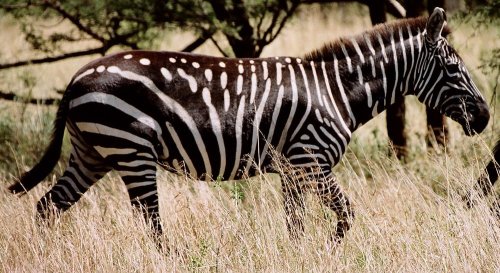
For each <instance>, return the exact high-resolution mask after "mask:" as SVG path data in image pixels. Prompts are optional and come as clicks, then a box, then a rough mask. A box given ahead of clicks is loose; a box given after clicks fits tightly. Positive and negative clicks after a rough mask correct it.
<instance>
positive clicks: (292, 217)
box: [281, 175, 304, 240]
mask: <svg viewBox="0 0 500 273" xmlns="http://www.w3.org/2000/svg"><path fill="white" fill-rule="evenodd" d="M281 187H282V190H283V197H284V200H283V201H284V202H283V204H284V207H285V217H286V224H287V228H288V232H289V233H290V237H291V238H292V239H293V240H297V239H299V238H300V237H302V235H303V234H304V193H303V191H302V188H301V187H300V184H299V182H298V181H297V180H296V179H294V178H293V177H292V176H288V175H282V176H281Z"/></svg>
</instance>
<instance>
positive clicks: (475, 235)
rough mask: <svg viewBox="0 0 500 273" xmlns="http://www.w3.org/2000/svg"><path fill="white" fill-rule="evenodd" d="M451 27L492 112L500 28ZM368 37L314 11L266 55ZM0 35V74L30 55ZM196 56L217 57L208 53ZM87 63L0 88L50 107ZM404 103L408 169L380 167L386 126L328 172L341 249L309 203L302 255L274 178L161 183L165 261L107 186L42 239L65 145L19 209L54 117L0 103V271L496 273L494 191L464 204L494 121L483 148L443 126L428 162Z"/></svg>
mask: <svg viewBox="0 0 500 273" xmlns="http://www.w3.org/2000/svg"><path fill="white" fill-rule="evenodd" d="M47 24H48V23H47ZM48 25H50V24H48ZM450 25H451V26H452V28H453V29H455V32H454V34H453V38H452V39H451V40H452V43H453V44H454V45H455V47H456V48H457V49H458V51H459V52H460V54H461V56H462V57H463V59H464V60H465V62H466V64H467V65H468V68H469V70H470V71H471V72H472V74H473V77H474V79H475V82H476V83H477V85H478V86H479V88H480V89H481V90H482V91H483V93H484V94H485V95H486V97H487V99H488V101H489V102H491V103H492V105H496V106H497V107H498V103H499V100H500V99H499V96H498V93H494V88H495V85H496V84H497V82H498V75H497V74H488V73H485V72H484V71H483V70H482V69H480V68H478V67H479V66H480V65H481V64H482V62H481V60H482V59H483V58H485V57H487V56H488V54H489V52H490V50H491V49H492V48H494V47H498V46H499V43H500V39H499V36H500V28H499V26H495V25H490V26H483V27H482V28H478V27H476V26H475V25H474V19H473V20H472V21H470V22H468V23H464V22H463V21H462V20H461V19H456V18H455V19H454V18H453V17H452V18H451V20H450ZM369 27H370V22H369V19H368V17H367V10H365V9H358V7H356V8H347V9H346V8H345V7H343V8H342V9H340V8H337V9H332V10H328V11H327V12H320V10H319V9H318V8H312V9H311V10H310V11H305V12H302V13H301V14H300V15H299V16H298V17H297V18H295V19H294V20H293V22H292V23H291V24H290V25H289V27H288V28H286V29H285V31H284V33H283V34H282V35H281V36H280V37H279V38H278V40H277V41H275V42H274V43H273V44H271V45H270V46H269V47H268V48H267V49H266V50H265V51H264V56H272V55H291V56H300V55H303V54H304V53H306V52H308V51H310V50H311V49H314V48H317V47H319V46H321V45H322V44H323V43H324V42H327V41H329V40H332V39H333V38H335V37H338V36H341V35H350V34H352V33H359V32H360V31H362V30H363V29H367V28H369ZM0 29H1V30H2V31H1V32H0V61H1V62H7V61H14V60H20V59H26V58H29V57H33V56H35V55H34V53H33V52H32V51H30V49H29V47H28V46H27V45H26V44H25V43H24V42H23V38H22V37H21V36H20V32H19V29H18V26H17V25H16V24H15V23H14V22H13V21H12V20H11V19H9V18H1V19H0ZM191 40H192V35H190V34H185V33H180V32H178V33H176V34H175V35H171V34H170V35H168V36H167V35H166V36H165V37H161V39H159V40H158V43H157V44H156V47H157V48H158V49H164V50H167V49H168V50H177V49H180V48H182V47H183V46H184V45H185V44H188V43H189V42H190V41H191ZM197 52H198V53H205V54H217V51H216V50H215V48H214V47H212V46H211V45H210V44H207V45H205V46H204V47H202V48H200V49H199V50H197ZM96 57H97V56H92V57H85V58H79V59H71V60H67V61H61V62H58V63H55V64H47V65H37V66H28V67H23V68H19V69H12V70H7V71H5V70H4V71H1V72H0V89H1V90H10V91H15V92H16V93H18V94H19V95H22V96H28V95H32V96H33V97H37V98H44V97H55V96H57V93H56V92H55V91H54V89H64V88H65V85H66V84H67V83H68V82H69V80H70V78H71V76H72V75H73V73H75V72H76V70H77V69H78V68H79V67H80V66H82V65H83V64H85V63H86V62H88V61H89V60H91V59H93V58H96ZM497 92H498V91H497ZM495 94H496V95H495ZM409 104H410V105H409V106H408V107H407V111H408V112H407V119H408V127H407V130H408V135H409V136H410V139H409V147H410V155H409V158H408V160H407V163H401V162H399V161H398V160H396V159H395V158H393V157H390V156H388V149H389V148H388V147H387V145H386V143H387V136H386V133H385V124H384V120H385V119H384V114H382V115H380V116H379V117H378V118H376V119H375V120H374V121H372V122H370V123H369V124H367V125H365V126H363V128H361V129H360V130H358V131H357V132H356V133H355V137H354V139H353V141H352V142H351V145H350V146H349V149H348V152H347V154H346V156H345V157H344V159H343V160H342V162H341V163H340V164H339V165H338V166H336V167H335V173H336V174H337V176H338V179H339V182H340V184H341V185H342V186H343V188H344V190H345V192H346V193H347V194H348V195H349V196H350V198H351V200H352V202H353V203H354V206H355V209H356V213H357V214H356V215H357V216H356V220H355V223H354V227H353V228H352V229H351V231H350V232H349V233H348V235H347V237H346V238H345V240H344V241H343V242H342V243H341V244H340V245H337V246H334V247H333V248H330V247H327V239H328V233H329V232H328V231H329V230H331V229H332V228H334V225H335V221H332V219H334V217H335V216H334V215H332V214H331V213H330V212H328V211H326V210H324V209H323V208H322V207H321V206H320V205H319V203H318V202H317V200H316V199H315V198H312V196H309V197H308V198H307V199H308V200H307V209H306V235H305V237H304V238H303V239H302V240H301V241H300V242H294V241H291V240H290V239H289V237H288V232H287V229H286V225H285V216H284V212H283V209H282V195H281V190H280V182H279V178H278V176H277V175H265V176H260V177H255V178H251V179H248V180H245V181H240V182H237V183H235V182H211V183H206V182H197V181H192V180H189V179H187V178H184V177H178V176H173V175H170V174H168V173H166V172H163V171H160V173H159V179H158V180H159V182H160V183H159V191H160V193H159V195H160V200H161V201H160V206H161V215H162V218H163V226H164V229H165V231H166V234H165V238H163V239H164V243H165V244H167V245H168V246H169V247H170V248H171V249H172V250H174V251H171V252H170V253H163V252H162V251H160V250H158V249H157V248H156V247H155V243H154V241H152V240H151V239H150V238H149V237H148V233H147V231H148V228H147V226H146V225H145V224H144V222H143V221H142V218H141V217H139V215H138V213H137V212H134V211H133V210H132V209H131V206H130V205H129V201H128V196H127V194H126V191H125V187H124V185H123V183H122V182H121V181H120V179H119V177H118V176H117V175H116V174H114V173H111V174H109V175H108V176H106V177H105V178H104V179H103V180H101V181H100V182H99V183H97V185H96V186H94V187H93V188H91V190H90V191H89V192H88V193H86V194H85V195H84V196H83V198H82V199H81V200H80V202H78V203H77V204H76V205H75V206H74V207H72V208H71V209H70V210H69V211H68V212H67V213H66V214H64V216H63V217H61V218H60V219H59V220H58V223H57V224H56V225H53V226H51V227H43V226H39V225H38V224H37V222H36V220H35V217H34V216H35V204H36V201H37V200H38V199H39V198H40V197H41V196H42V195H43V194H44V193H45V192H46V191H47V190H48V188H49V187H50V185H52V184H53V183H54V182H55V181H56V177H58V175H59V174H60V173H61V172H62V170H63V169H64V167H65V165H66V160H67V155H68V150H69V145H68V141H66V143H65V146H64V151H65V152H64V155H63V157H62V158H61V161H60V164H58V166H57V167H56V170H55V171H54V172H53V174H51V175H50V176H49V177H48V178H47V179H46V181H45V182H44V183H43V185H40V186H38V187H37V188H35V189H34V190H33V191H32V192H30V193H29V194H28V195H27V196H24V197H22V198H18V197H16V196H13V195H11V194H10V193H8V192H7V190H6V187H7V185H9V184H11V183H12V182H13V181H14V177H17V176H18V175H19V174H20V173H21V172H22V171H24V170H27V169H29V167H31V166H32V165H33V163H34V162H36V160H38V159H39V158H40V156H41V153H42V152H43V150H44V149H45V147H46V144H47V143H48V140H49V135H50V130H51V122H52V120H53V118H54V115H55V109H56V108H55V107H53V106H51V107H48V106H41V105H40V106H33V105H28V106H26V105H24V104H22V103H14V102H7V101H0V159H1V161H0V188H1V189H0V223H1V224H0V271H2V272H169V271H201V272H206V271H210V272H226V271H233V272H253V271H265V272H310V271H316V272H332V271H343V272H357V271H369V272H394V271H404V272H408V271H410V272H415V271H419V272H499V271H500V259H499V253H500V222H499V221H498V219H497V218H495V216H494V214H493V213H492V212H491V211H490V207H492V206H493V205H494V204H495V201H494V200H495V199H498V195H499V190H498V187H497V189H496V192H495V194H494V195H493V197H491V198H487V199H485V200H480V201H479V203H478V205H477V206H476V207H475V208H473V209H470V210H468V209H466V208H465V207H464V204H463V202H462V201H461V194H462V193H463V192H465V191H466V190H468V189H470V188H472V183H473V182H474V180H475V178H476V177H477V176H478V174H479V172H480V170H481V169H482V168H483V167H484V166H485V164H486V162H487V161H488V160H489V158H490V152H491V151H490V149H489V147H491V146H492V142H493V141H494V139H495V137H497V136H498V135H499V134H498V132H499V128H498V120H499V111H498V110H497V109H496V108H495V107H492V113H493V119H492V121H491V122H490V125H489V126H488V128H487V130H486V131H485V132H484V133H483V134H482V135H480V136H475V137H472V138H468V137H466V136H464V134H463V132H462V131H461V129H460V128H459V126H457V125H456V124H451V129H450V145H449V150H448V152H447V153H440V152H433V153H428V152H427V149H426V148H427V146H426V141H425V138H424V136H425V132H426V129H425V115H424V109H423V107H422V105H420V104H418V103H417V102H416V99H414V98H412V99H410V102H409ZM449 123H451V121H449Z"/></svg>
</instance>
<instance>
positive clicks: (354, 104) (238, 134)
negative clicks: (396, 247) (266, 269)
mask: <svg viewBox="0 0 500 273" xmlns="http://www.w3.org/2000/svg"><path fill="white" fill-rule="evenodd" d="M449 33H450V30H449V28H448V27H447V26H446V15H445V12H444V10H443V9H441V8H436V9H435V10H434V12H433V13H432V14H431V15H430V17H429V18H428V19H426V18H418V19H405V20H401V21H396V22H393V23H390V24H384V25H379V26H376V27H375V28H373V29H372V30H369V31H366V32H364V33H362V34H360V35H357V36H353V37H345V38H340V39H338V40H337V41H334V42H332V43H330V44H327V45H325V46H324V47H323V48H321V49H318V50H315V51H313V52H311V53H309V54H307V55H305V56H304V57H301V58H296V57H271V58H244V59H238V58H219V57H210V56H204V55H195V54H190V53H176V52H153V51H130V52H122V53H116V54H114V55H110V56H105V57H102V58H100V59H98V60H95V61H92V62H90V63H89V64H87V65H86V66H84V67H83V68H82V69H80V70H79V71H78V72H77V73H76V75H75V76H74V77H73V78H72V80H71V82H70V84H69V85H68V87H67V89H66V91H65V93H64V95H63V97H62V99H61V102H60V106H59V108H58V110H57V115H56V119H55V122H54V131H53V133H52V139H51V141H50V144H49V146H48V148H47V150H46V152H45V153H44V155H43V157H42V158H41V160H40V161H39V163H37V164H36V165H35V166H34V167H33V168H32V169H31V170H30V171H28V172H26V173H24V174H23V175H22V176H21V178H20V179H19V180H18V181H17V183H15V184H13V185H12V186H10V187H9V190H10V191H11V192H13V193H24V192H27V191H29V190H30V189H32V188H33V187H35V186H36V185H37V184H38V183H40V181H41V180H43V179H44V178H45V177H46V176H47V175H48V174H49V173H50V171H51V170H52V169H53V168H54V166H55V164H56V163H57V161H58V159H59V156H60V153H61V145H62V140H63V135H64V130H65V127H67V129H68V132H69V135H70V140H71V144H72V151H71V154H70V159H69V164H68V167H67V168H66V170H65V171H64V173H63V175H62V176H61V177H60V178H59V179H58V180H57V182H56V183H55V185H54V186H53V187H52V188H51V189H50V190H49V191H48V192H47V193H46V194H45V195H44V196H43V197H42V198H41V199H40V200H39V201H38V203H37V210H38V212H39V214H40V215H41V217H42V219H44V218H46V217H47V215H48V214H50V215H53V212H56V214H60V213H61V212H63V211H65V210H67V209H68V208H70V207H71V206H72V205H73V204H74V203H76V202H77V201H78V200H79V199H80V197H81V196H82V195H83V194H84V193H85V192H86V191H87V190H88V189H89V188H90V187H91V186H92V185H94V184H95V183H96V182H97V181H98V180H99V179H101V178H102V177H103V176H104V175H105V174H106V173H108V172H109V171H111V170H115V171H117V173H118V174H119V175H120V176H121V178H122V180H123V182H124V183H125V185H126V188H127V191H128V194H129V198H130V200H131V203H132V205H133V206H135V207H137V208H139V209H141V210H142V211H143V214H144V218H145V219H146V221H147V222H148V223H149V224H150V226H151V227H152V230H153V232H154V233H155V234H158V235H161V234H162V233H163V230H162V227H161V223H160V216H159V207H158V192H157V178H156V172H157V166H162V167H164V168H165V169H167V170H168V171H170V172H173V173H178V174H186V175H188V176H190V177H192V178H193V179H198V180H207V181H210V180H215V179H217V180H239V179H242V178H245V177H251V176H255V175H259V174H261V173H273V172H274V173H279V175H280V177H281V181H282V182H281V184H282V191H283V195H284V201H283V203H284V210H285V215H286V223H287V227H288V229H289V231H290V234H291V236H293V237H294V238H295V237H298V236H299V235H300V234H301V233H303V232H304V225H303V212H304V199H303V195H304V194H305V193H306V192H314V193H316V194H317V196H318V197H319V199H320V200H321V202H322V204H324V205H325V206H326V207H328V208H329V209H331V210H332V211H333V212H334V213H335V214H336V215H337V225H336V228H335V229H334V230H332V234H331V238H332V240H339V239H341V238H343V237H344V236H345V234H346V232H347V231H348V230H349V229H350V227H351V226H352V223H353V219H354V210H353V208H352V205H351V202H350V200H349V199H348V197H347V195H346V194H345V193H344V192H343V191H342V190H341V188H340V187H339V185H338V183H337V181H336V178H335V176H334V174H333V172H332V167H333V166H335V165H336V164H337V163H338V162H339V161H340V159H341V158H342V156H343V154H344V153H345V151H346V147H347V145H348V143H349V141H350V139H351V137H352V133H353V132H354V131H355V130H356V129H357V128H359V127H360V126H361V125H363V124H365V123H367V122H368V121H369V120H371V119H372V118H373V117H374V116H376V115H377V114H379V113H380V112H382V111H383V110H384V109H385V108H386V107H387V106H388V105H390V104H392V103H394V102H395V101H397V100H398V99H400V98H402V97H403V96H406V95H415V96H416V97H417V98H418V100H419V101H421V102H422V103H424V104H425V105H427V106H429V107H431V108H433V109H436V110H438V111H440V112H441V113H443V114H445V115H447V116H449V117H451V118H452V119H453V120H455V121H457V122H458V123H460V124H461V125H462V127H463V130H464V131H465V134H466V135H474V134H477V133H480V132H481V131H483V130H484V129H485V127H486V126H487V124H488V120H489V110H488V106H487V104H486V102H485V99H484V97H483V96H482V95H481V93H480V92H479V91H478V88H477V87H476V85H475V84H474V83H473V81H472V80H471V76H470V74H469V72H468V71H467V69H466V68H465V65H464V63H463V61H462V59H461V58H460V57H459V55H458V54H457V52H456V51H455V50H454V49H453V48H452V47H451V45H450V44H449V43H448V41H447V40H446V36H447V35H448V34H449ZM273 154H278V155H280V156H281V157H283V158H284V159H285V160H286V161H287V164H288V165H287V166H289V168H287V171H285V172H281V173H280V172H279V171H278V170H277V168H276V164H275V161H274V160H273V156H272V155H273Z"/></svg>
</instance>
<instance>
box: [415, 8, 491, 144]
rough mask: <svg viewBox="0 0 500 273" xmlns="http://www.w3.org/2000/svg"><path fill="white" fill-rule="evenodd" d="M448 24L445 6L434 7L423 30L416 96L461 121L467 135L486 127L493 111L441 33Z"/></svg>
mask: <svg viewBox="0 0 500 273" xmlns="http://www.w3.org/2000/svg"><path fill="white" fill-rule="evenodd" d="M445 24H446V14H445V12H444V10H443V9H442V8H436V9H434V12H433V13H432V14H431V16H430V17H429V19H428V21H427V26H426V30H425V32H424V33H423V36H424V39H423V51H422V52H421V54H423V55H422V56H425V57H424V58H423V60H424V61H423V63H421V64H420V65H422V66H423V69H422V70H421V71H420V73H418V68H417V73H418V75H417V78H418V80H417V81H418V83H416V85H415V86H416V88H415V89H416V90H415V92H416V95H417V97H418V99H419V100H420V101H421V102H423V103H424V104H426V105H427V106H428V107H430V108H433V109H436V110H438V111H439V112H441V113H442V114H444V115H446V116H448V117H450V118H451V119H453V120H455V121H456V122H458V123H460V124H461V125H462V127H463V129H464V132H465V134H466V135H474V134H476V133H480V132H482V131H483V130H484V128H485V127H486V125H487V124H488V121H489V118H490V114H489V110H488V106H487V104H486V101H485V99H484V97H483V96H482V95H481V93H480V92H479V90H478V89H477V87H476V85H475V84H474V82H473V81H472V79H471V75H470V74H469V71H467V68H465V64H464V62H463V61H462V59H461V58H460V56H459V55H458V54H457V52H456V51H455V50H454V49H453V47H452V46H451V45H450V44H448V41H447V40H446V38H445V37H443V36H442V35H441V34H442V32H443V28H444V26H445Z"/></svg>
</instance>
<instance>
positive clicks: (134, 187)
mask: <svg viewBox="0 0 500 273" xmlns="http://www.w3.org/2000/svg"><path fill="white" fill-rule="evenodd" d="M118 165H119V166H120V167H119V170H118V172H119V174H120V176H121V178H122V180H123V182H124V183H125V186H126V187H127V191H128V194H129V197H130V202H131V204H132V206H134V207H135V208H137V209H138V210H139V211H140V212H142V214H143V216H144V219H145V220H146V223H147V224H148V225H149V226H150V227H151V229H152V231H153V233H154V236H155V237H159V236H160V235H162V234H163V230H162V227H161V219H160V213H159V206H158V187H157V184H156V162H154V161H149V160H136V161H132V162H120V163H118Z"/></svg>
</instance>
